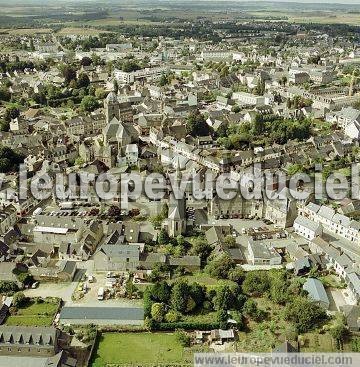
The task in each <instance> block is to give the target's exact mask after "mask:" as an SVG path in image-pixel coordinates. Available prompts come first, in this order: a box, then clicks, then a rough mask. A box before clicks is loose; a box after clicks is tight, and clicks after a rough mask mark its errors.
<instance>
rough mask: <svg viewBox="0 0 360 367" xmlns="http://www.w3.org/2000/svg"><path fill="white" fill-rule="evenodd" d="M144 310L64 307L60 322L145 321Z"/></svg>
mask: <svg viewBox="0 0 360 367" xmlns="http://www.w3.org/2000/svg"><path fill="white" fill-rule="evenodd" d="M143 319H144V309H143V308H140V307H139V308H136V307H76V306H75V307H63V309H62V310H61V313H60V320H125V321H126V320H128V321H131V320H143Z"/></svg>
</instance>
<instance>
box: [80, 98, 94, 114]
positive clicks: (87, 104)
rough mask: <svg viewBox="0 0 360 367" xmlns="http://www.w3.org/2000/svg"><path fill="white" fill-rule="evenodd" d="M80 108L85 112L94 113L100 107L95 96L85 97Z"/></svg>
mask: <svg viewBox="0 0 360 367" xmlns="http://www.w3.org/2000/svg"><path fill="white" fill-rule="evenodd" d="M80 107H81V109H82V110H83V111H86V112H92V111H94V110H95V109H96V108H97V107H98V100H97V99H96V97H94V96H85V97H84V98H83V99H82V100H81V104H80Z"/></svg>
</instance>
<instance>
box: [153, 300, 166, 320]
mask: <svg viewBox="0 0 360 367" xmlns="http://www.w3.org/2000/svg"><path fill="white" fill-rule="evenodd" d="M151 317H152V318H153V320H155V321H157V322H162V321H163V320H164V317H165V305H164V304H163V303H153V304H152V306H151Z"/></svg>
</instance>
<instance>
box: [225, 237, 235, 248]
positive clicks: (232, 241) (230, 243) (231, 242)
mask: <svg viewBox="0 0 360 367" xmlns="http://www.w3.org/2000/svg"><path fill="white" fill-rule="evenodd" d="M224 245H225V246H227V247H228V248H234V247H236V239H235V238H234V237H233V236H232V235H228V236H226V237H225V238H224Z"/></svg>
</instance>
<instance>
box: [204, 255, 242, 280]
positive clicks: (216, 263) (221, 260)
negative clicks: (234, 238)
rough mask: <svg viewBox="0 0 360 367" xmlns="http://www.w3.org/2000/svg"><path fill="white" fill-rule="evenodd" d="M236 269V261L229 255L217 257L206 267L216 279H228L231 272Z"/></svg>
mask: <svg viewBox="0 0 360 367" xmlns="http://www.w3.org/2000/svg"><path fill="white" fill-rule="evenodd" d="M234 267H235V263H234V261H233V260H232V259H231V258H230V256H229V255H228V254H223V255H221V256H219V257H216V258H215V259H213V260H212V261H210V262H209V264H208V265H207V267H206V270H207V272H208V273H209V274H210V275H211V276H212V277H215V278H218V279H227V278H228V275H229V271H230V270H232V269H233V268H234Z"/></svg>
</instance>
